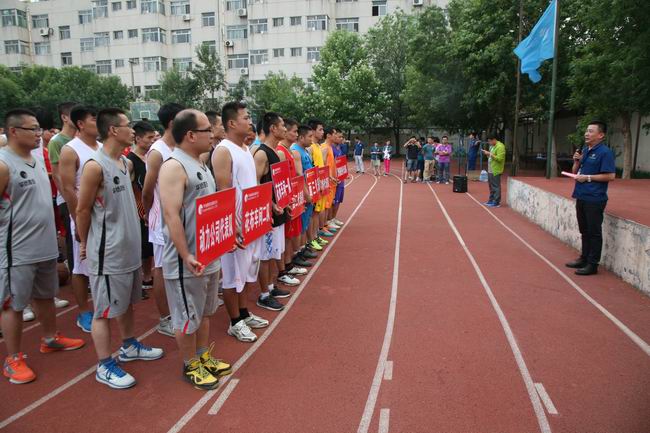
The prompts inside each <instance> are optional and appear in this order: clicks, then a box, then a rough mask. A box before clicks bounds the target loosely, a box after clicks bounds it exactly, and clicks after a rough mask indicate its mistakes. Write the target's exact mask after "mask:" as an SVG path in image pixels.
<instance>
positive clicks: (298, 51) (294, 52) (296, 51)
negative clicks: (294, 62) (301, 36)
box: [291, 47, 302, 57]
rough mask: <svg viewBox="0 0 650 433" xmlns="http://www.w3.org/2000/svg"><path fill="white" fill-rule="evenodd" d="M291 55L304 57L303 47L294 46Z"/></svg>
mask: <svg viewBox="0 0 650 433" xmlns="http://www.w3.org/2000/svg"><path fill="white" fill-rule="evenodd" d="M291 57H302V48H301V47H295V48H292V49H291Z"/></svg>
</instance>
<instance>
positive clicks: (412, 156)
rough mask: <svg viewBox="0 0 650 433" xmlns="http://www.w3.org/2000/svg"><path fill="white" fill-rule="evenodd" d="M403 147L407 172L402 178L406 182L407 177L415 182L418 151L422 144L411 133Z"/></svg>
mask: <svg viewBox="0 0 650 433" xmlns="http://www.w3.org/2000/svg"><path fill="white" fill-rule="evenodd" d="M403 147H405V148H406V171H407V172H408V177H407V178H406V177H405V178H404V182H406V181H407V179H408V180H410V181H413V182H415V181H416V178H417V170H418V153H419V152H420V148H421V147H422V146H421V145H420V143H418V140H417V139H416V138H415V135H413V136H412V137H411V138H410V139H409V141H407V142H406V143H404V146H403Z"/></svg>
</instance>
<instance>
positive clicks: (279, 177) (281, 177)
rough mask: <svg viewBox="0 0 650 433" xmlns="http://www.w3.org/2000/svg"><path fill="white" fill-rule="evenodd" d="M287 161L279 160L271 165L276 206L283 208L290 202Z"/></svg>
mask: <svg viewBox="0 0 650 433" xmlns="http://www.w3.org/2000/svg"><path fill="white" fill-rule="evenodd" d="M289 176H290V171H289V161H280V162H276V163H275V164H273V165H271V178H272V179H273V189H274V191H275V200H276V204H277V205H278V207H280V208H281V209H284V208H285V207H287V206H288V205H289V203H290V202H291V178H290V177H289Z"/></svg>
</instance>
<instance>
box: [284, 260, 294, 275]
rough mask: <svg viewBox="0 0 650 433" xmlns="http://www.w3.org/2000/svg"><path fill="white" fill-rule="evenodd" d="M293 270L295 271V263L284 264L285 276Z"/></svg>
mask: <svg viewBox="0 0 650 433" xmlns="http://www.w3.org/2000/svg"><path fill="white" fill-rule="evenodd" d="M292 269H293V263H291V262H289V263H285V264H284V273H285V274H286V273H287V272H289V271H290V270H292Z"/></svg>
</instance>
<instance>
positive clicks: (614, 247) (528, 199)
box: [508, 177, 650, 296]
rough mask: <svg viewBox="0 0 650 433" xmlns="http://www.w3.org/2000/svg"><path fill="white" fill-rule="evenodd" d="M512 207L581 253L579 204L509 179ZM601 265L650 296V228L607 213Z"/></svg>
mask: <svg viewBox="0 0 650 433" xmlns="http://www.w3.org/2000/svg"><path fill="white" fill-rule="evenodd" d="M508 205H509V206H510V207H511V208H512V209H514V210H515V211H517V212H518V213H520V214H522V215H523V216H525V217H526V218H528V219H529V220H531V221H532V222H534V223H536V224H538V225H539V226H540V227H542V228H543V229H544V230H546V231H547V232H549V233H550V234H552V235H553V236H555V237H556V238H558V239H560V240H561V241H563V242H565V243H567V244H569V245H571V246H572V247H573V248H575V249H577V250H580V233H579V231H578V223H577V221H576V213H575V202H574V201H573V200H571V199H569V198H566V197H562V196H559V195H556V194H553V193H551V192H548V191H544V190H542V189H539V188H536V187H534V186H531V185H528V184H527V183H524V182H521V181H519V180H516V179H514V178H512V177H511V178H508ZM601 263H602V265H603V266H605V267H606V268H607V269H609V270H610V271H612V272H613V273H615V274H616V275H618V276H619V277H621V278H622V279H623V280H624V281H626V282H627V283H629V284H631V285H633V286H634V287H636V288H638V289H640V290H641V291H642V292H643V293H645V294H646V295H648V296H650V227H648V226H644V225H642V224H639V223H636V222H633V221H629V220H626V219H624V218H619V217H617V216H613V215H610V214H607V212H605V220H604V221H603V254H602V258H601Z"/></svg>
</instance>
